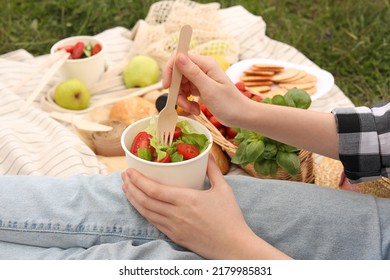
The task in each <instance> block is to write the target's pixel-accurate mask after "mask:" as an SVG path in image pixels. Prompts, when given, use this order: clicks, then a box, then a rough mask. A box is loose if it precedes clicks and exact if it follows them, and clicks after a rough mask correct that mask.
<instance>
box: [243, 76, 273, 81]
mask: <svg viewBox="0 0 390 280" xmlns="http://www.w3.org/2000/svg"><path fill="white" fill-rule="evenodd" d="M240 79H241V81H243V82H254V81H271V79H270V77H263V76H246V75H243V76H241V77H240Z"/></svg>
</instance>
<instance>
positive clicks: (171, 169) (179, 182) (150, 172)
mask: <svg viewBox="0 0 390 280" xmlns="http://www.w3.org/2000/svg"><path fill="white" fill-rule="evenodd" d="M150 119H151V117H148V118H144V119H141V120H139V121H137V122H135V123H133V124H131V125H130V126H128V127H127V128H126V129H125V131H124V132H123V134H122V137H121V145H122V148H123V149H124V151H125V155H126V161H127V165H128V166H129V167H131V168H134V169H136V170H138V171H139V172H141V173H142V174H144V175H145V176H147V177H149V178H150V179H153V180H155V181H157V182H159V183H161V184H165V185H171V186H177V187H185V188H194V189H204V180H205V178H206V169H207V162H208V156H209V153H210V150H211V146H212V142H213V138H212V136H211V133H210V131H209V130H208V129H207V128H206V127H205V126H204V125H202V124H201V123H200V122H198V121H195V120H193V119H190V118H187V117H183V116H179V119H178V121H181V120H187V121H188V122H189V123H190V125H191V126H192V128H193V129H194V130H195V131H196V132H197V133H200V134H204V135H206V137H207V138H208V139H209V142H210V144H209V146H208V147H207V149H206V150H204V151H203V152H202V153H201V154H200V155H198V156H197V157H195V158H192V159H189V160H185V161H181V162H172V163H160V162H152V161H147V160H144V159H141V158H139V157H137V156H135V155H133V154H132V153H131V152H130V147H131V144H132V143H133V140H134V138H135V136H136V135H137V134H138V132H140V131H142V130H144V129H145V128H147V127H148V125H149V123H150Z"/></svg>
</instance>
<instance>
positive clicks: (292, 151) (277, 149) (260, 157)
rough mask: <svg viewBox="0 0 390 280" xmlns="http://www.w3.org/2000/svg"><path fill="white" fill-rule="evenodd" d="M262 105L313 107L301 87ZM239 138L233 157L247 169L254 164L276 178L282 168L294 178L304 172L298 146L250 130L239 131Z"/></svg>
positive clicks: (276, 96) (266, 99)
mask: <svg viewBox="0 0 390 280" xmlns="http://www.w3.org/2000/svg"><path fill="white" fill-rule="evenodd" d="M261 102H263V103H268V104H274V105H280V106H289V107H296V108H302V109H307V108H309V107H310V105H311V98H310V95H309V94H308V93H307V92H306V91H304V90H299V89H297V88H293V89H291V90H289V91H288V92H287V93H286V94H285V95H284V96H282V95H275V96H274V97H272V98H265V99H263V100H262V101H261ZM235 130H236V131H237V135H236V137H235V138H234V142H235V143H237V144H239V146H238V148H237V151H236V153H235V155H234V157H233V158H232V163H235V164H238V165H241V166H246V165H248V164H250V163H253V167H254V169H255V170H256V172H257V173H258V174H259V175H263V176H275V174H276V172H277V171H278V168H279V167H281V168H282V169H284V170H285V171H286V172H287V173H288V174H290V175H291V176H296V175H298V174H299V171H300V159H299V156H298V152H299V151H300V150H299V149H298V148H296V147H292V146H290V145H287V144H284V143H281V142H278V141H275V140H273V139H270V138H267V137H264V136H263V135H260V134H258V133H255V132H253V131H250V130H246V129H240V128H235Z"/></svg>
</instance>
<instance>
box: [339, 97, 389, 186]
mask: <svg viewBox="0 0 390 280" xmlns="http://www.w3.org/2000/svg"><path fill="white" fill-rule="evenodd" d="M332 113H333V114H334V115H335V119H336V124H337V132H338V137H339V156H340V160H341V162H342V163H343V165H344V172H345V175H346V176H347V178H348V179H349V180H350V181H351V182H352V183H359V182H363V181H370V180H376V179H378V178H380V177H389V175H390V103H386V104H381V105H378V106H376V107H373V108H368V107H356V108H338V109H334V110H333V111H332Z"/></svg>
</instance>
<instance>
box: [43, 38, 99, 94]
mask: <svg viewBox="0 0 390 280" xmlns="http://www.w3.org/2000/svg"><path fill="white" fill-rule="evenodd" d="M61 50H63V51H65V52H66V53H68V54H69V57H68V59H67V60H66V61H65V63H64V64H63V66H62V67H61V69H60V74H61V75H62V78H63V79H64V80H69V79H78V80H80V81H81V82H82V83H83V84H84V85H86V86H87V87H90V86H91V85H93V84H94V83H96V82H98V81H99V79H100V77H101V76H102V75H103V73H104V71H105V60H104V52H105V46H104V43H103V41H102V40H99V39H97V38H95V37H93V36H73V37H68V38H65V39H62V40H60V41H58V42H57V43H55V44H54V45H53V46H52V47H51V49H50V53H51V54H54V53H56V52H58V51H61Z"/></svg>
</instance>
